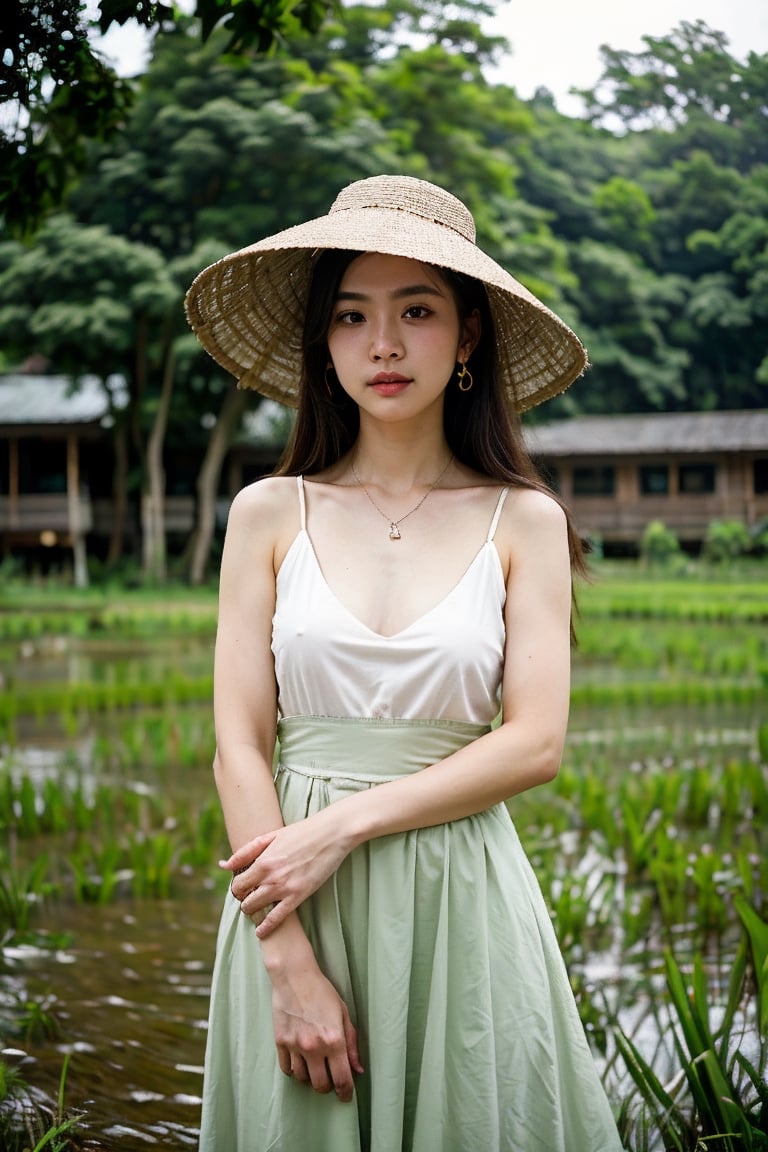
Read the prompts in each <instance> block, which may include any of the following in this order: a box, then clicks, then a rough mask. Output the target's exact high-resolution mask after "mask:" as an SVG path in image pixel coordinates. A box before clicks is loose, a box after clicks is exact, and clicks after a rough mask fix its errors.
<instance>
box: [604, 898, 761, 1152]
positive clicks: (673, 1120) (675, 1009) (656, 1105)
mask: <svg viewBox="0 0 768 1152" xmlns="http://www.w3.org/2000/svg"><path fill="white" fill-rule="evenodd" d="M736 908H737V911H738V913H739V916H740V918H741V921H742V923H743V925H744V933H743V935H742V939H741V942H740V944H739V948H738V951H737V954H736V957H735V960H734V962H733V964H732V966H731V975H730V980H729V982H728V989H727V994H726V998H725V1003H724V1004H721V1005H717V1006H715V1005H714V1004H712V1003H710V1001H709V991H708V988H707V983H706V978H705V970H704V964H703V961H702V958H701V956H700V955H698V954H697V955H696V956H695V957H694V961H693V966H692V971H691V974H690V986H689V985H688V983H687V982H686V978H685V977H684V975H683V973H682V970H681V968H680V966H679V965H678V963H677V962H676V960H675V958H674V957H673V955H672V953H671V952H670V951H666V952H665V956H664V962H665V971H666V980H667V992H668V996H669V1019H670V1025H671V1034H672V1037H673V1041H674V1047H675V1051H676V1054H677V1059H678V1061H679V1065H680V1067H679V1071H678V1072H677V1073H676V1074H675V1075H673V1076H672V1077H671V1079H670V1081H669V1082H668V1083H667V1084H663V1083H662V1082H661V1080H660V1079H659V1077H658V1075H657V1074H656V1073H655V1071H654V1069H653V1068H652V1067H651V1065H650V1064H649V1062H648V1061H647V1060H646V1059H645V1058H644V1056H643V1055H642V1054H641V1053H640V1051H639V1049H638V1048H637V1046H636V1045H635V1044H634V1042H633V1041H632V1040H631V1039H630V1038H629V1037H628V1036H627V1035H625V1034H624V1033H623V1032H622V1031H619V1033H618V1035H617V1042H618V1047H619V1052H620V1053H621V1056H622V1058H623V1060H624V1063H625V1065H626V1068H627V1071H628V1072H629V1075H630V1077H631V1078H632V1080H633V1082H634V1084H635V1086H636V1088H637V1091H638V1096H639V1100H638V1101H637V1102H636V1103H629V1102H626V1103H625V1105H624V1106H623V1108H622V1111H621V1117H620V1120H621V1128H622V1134H623V1136H624V1138H625V1142H626V1146H627V1147H628V1148H638V1147H646V1146H647V1133H648V1130H649V1126H650V1127H651V1128H654V1129H656V1131H657V1132H658V1133H659V1134H660V1136H661V1139H662V1141H663V1145H664V1148H665V1149H678V1150H679V1152H696V1150H697V1149H699V1148H701V1147H707V1148H717V1149H721V1150H722V1152H759V1150H764V1149H766V1148H767V1147H768V1084H767V1083H766V1080H765V1068H766V1056H767V1055H768V1018H767V1017H766V1015H765V1014H766V1013H767V1012H768V1007H767V1006H766V1000H765V995H766V989H767V988H768V923H766V922H765V921H763V920H762V919H761V918H760V917H759V916H758V915H757V913H756V912H755V911H754V909H752V908H751V907H750V906H749V905H747V904H746V902H744V901H742V900H737V901H736ZM749 956H751V962H752V973H751V975H750V974H749V973H748V971H747V968H748V957H749ZM716 1007H717V1013H716ZM716 1014H717V1015H719V1016H720V1023H719V1025H717V1026H714V1025H713V1023H712V1020H713V1017H714V1016H715V1015H716ZM752 1029H754V1035H753V1036H752V1039H753V1048H754V1049H755V1050H756V1052H757V1057H756V1061H750V1060H749V1059H748V1058H747V1057H746V1055H745V1053H744V1040H745V1036H746V1034H747V1032H746V1030H749V1034H750V1035H752ZM638 1141H639V1142H640V1143H638Z"/></svg>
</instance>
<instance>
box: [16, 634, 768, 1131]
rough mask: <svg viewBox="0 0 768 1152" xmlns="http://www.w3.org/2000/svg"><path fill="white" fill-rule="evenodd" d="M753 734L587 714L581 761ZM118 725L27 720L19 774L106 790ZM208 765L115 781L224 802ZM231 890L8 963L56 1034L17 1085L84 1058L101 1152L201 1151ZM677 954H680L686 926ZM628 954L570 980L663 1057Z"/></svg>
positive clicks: (140, 912) (183, 658) (113, 668)
mask: <svg viewBox="0 0 768 1152" xmlns="http://www.w3.org/2000/svg"><path fill="white" fill-rule="evenodd" d="M210 648H211V645H210V641H209V640H204V639H201V640H192V641H179V640H168V639H167V638H160V640H159V641H156V640H154V639H152V640H149V641H148V640H143V639H142V640H135V641H133V640H131V641H126V642H125V643H122V642H121V643H120V644H119V645H115V644H114V643H107V642H104V643H101V642H99V643H92V642H88V643H81V642H79V641H71V640H67V641H66V642H64V643H63V644H61V645H59V646H56V645H53V646H48V647H46V646H44V645H41V646H39V647H38V648H37V649H32V650H30V651H28V652H27V653H26V655H23V656H21V657H20V659H19V661H18V664H17V665H16V668H15V669H14V675H15V676H16V677H17V678H18V679H24V680H25V681H28V682H32V683H34V682H37V683H41V684H42V683H56V682H58V683H61V682H72V681H83V680H100V679H106V678H110V677H114V678H118V679H121V680H123V679H127V680H131V679H136V678H139V677H141V676H152V677H153V678H155V677H162V676H163V675H166V674H172V673H173V671H174V670H175V669H176V668H178V667H179V666H180V665H183V668H184V671H185V673H186V674H187V675H198V674H200V675H204V674H207V672H208V671H209V668H210ZM577 675H578V670H577ZM187 715H189V713H187ZM756 721H757V718H756V717H755V716H754V715H753V714H752V713H751V712H750V711H749V710H742V709H739V708H738V707H734V708H732V709H727V710H723V709H719V710H718V711H717V713H715V712H714V711H712V710H711V709H700V710H695V709H692V710H688V711H686V712H684V713H683V712H682V711H680V710H677V711H674V712H673V711H669V712H665V711H661V712H659V711H653V710H650V709H643V710H640V709H627V710H619V709H615V708H614V709H607V708H601V709H595V710H590V709H585V708H579V709H575V710H574V713H573V715H572V719H571V728H570V731H571V736H570V741H571V745H572V747H573V748H574V750H575V749H576V746H580V748H581V749H582V750H583V748H584V746H587V747H588V748H589V749H590V756H591V754H592V751H591V750H594V752H595V754H596V755H597V754H605V753H609V754H611V753H613V754H615V751H616V749H620V756H619V759H620V760H622V761H623V762H628V755H629V760H631V759H632V754H633V752H634V749H635V748H637V749H638V750H641V749H642V750H643V751H638V755H640V756H642V755H648V754H649V752H648V750H649V749H653V754H654V755H658V756H659V757H662V756H663V755H664V754H665V752H666V751H668V750H670V749H675V752H676V754H678V755H681V754H689V755H691V754H692V755H694V756H695V754H696V751H697V749H699V750H700V749H702V748H711V747H713V746H717V747H719V748H722V749H723V750H726V751H727V752H728V753H729V754H732V755H734V756H741V755H744V754H745V752H746V751H748V747H749V745H750V744H751V743H753V741H754V732H755V727H756ZM120 722H121V721H120ZM117 724H118V722H117V721H115V720H114V718H113V719H110V718H108V717H100V718H99V719H98V722H97V723H96V725H95V726H94V727H89V726H88V724H87V722H86V724H85V726H78V731H77V734H76V735H74V736H73V735H69V736H68V735H66V734H65V733H63V732H62V731H61V729H60V725H59V724H58V722H57V721H56V719H55V718H52V719H51V720H50V722H48V721H47V722H46V723H45V725H41V724H40V722H39V721H35V720H34V719H33V718H31V717H30V718H26V719H25V721H24V722H23V723H20V725H19V727H18V730H17V739H18V744H17V747H16V748H14V749H13V752H12V758H13V762H14V764H15V766H16V767H17V768H18V769H19V770H20V771H23V772H25V773H26V774H28V775H30V776H31V777H32V778H33V779H34V780H36V781H41V780H43V779H45V778H46V777H47V776H56V775H59V774H60V773H61V771H62V767H61V765H62V763H64V762H66V763H69V765H70V770H72V771H75V772H76V773H77V774H78V775H80V776H82V778H84V779H85V780H86V781H90V782H91V783H92V784H95V783H98V782H99V780H102V779H104V775H103V773H104V771H105V770H104V769H101V770H94V766H93V758H92V755H91V750H92V748H93V746H94V740H95V739H96V738H97V737H98V736H102V737H103V736H104V734H105V733H107V734H109V729H110V725H112V726H113V727H114V726H116V725H117ZM201 743H202V742H201ZM0 752H1V750H0ZM567 758H568V752H567V751H566V760H567ZM209 763H210V750H209V749H207V748H205V747H202V746H201V748H200V754H199V760H198V761H197V762H196V763H195V764H194V765H193V766H192V767H191V768H188V769H184V770H181V771H176V770H171V769H169V768H167V766H161V767H156V768H155V769H150V768H149V767H142V768H141V769H136V768H135V767H130V766H129V767H128V768H127V769H126V768H121V769H119V770H117V769H115V772H116V778H119V781H120V783H121V784H123V785H124V786H127V787H129V788H134V789H148V790H151V789H152V788H162V789H163V790H165V791H166V792H168V794H169V795H170V796H173V795H174V794H175V795H176V796H178V797H182V796H184V797H185V798H188V797H189V796H190V795H191V794H194V795H196V796H208V795H210V796H213V794H214V789H213V781H212V779H211V776H210V769H209V767H208V765H209ZM110 771H112V769H111V768H110ZM212 856H213V854H212ZM211 864H212V866H213V859H212V861H211ZM201 871H202V870H201ZM225 891H226V880H223V879H222V880H221V882H219V880H218V879H217V881H216V882H215V883H210V882H208V881H206V880H204V879H201V878H200V877H198V878H197V879H195V880H192V879H191V878H189V877H182V878H181V879H180V881H179V884H178V894H177V895H176V896H175V897H174V898H173V899H172V900H166V901H160V900H147V901H141V902H137V901H132V900H127V899H123V900H120V901H117V902H116V903H113V904H110V905H107V906H106V907H100V906H97V905H93V904H76V905H73V904H71V903H69V902H55V901H52V902H49V903H46V904H45V905H44V907H43V908H42V909H41V910H40V914H39V915H37V916H36V917H35V919H34V926H37V927H39V928H41V929H42V928H44V930H45V932H46V933H48V934H52V935H53V936H58V935H60V936H61V941H60V945H59V947H58V948H56V949H50V948H40V949H34V948H8V949H5V950H4V962H5V969H6V970H5V971H0V1009H1V1008H2V1007H3V1006H6V1007H8V1006H9V1005H11V1004H12V1003H14V1002H18V1001H19V999H20V998H21V999H23V1000H27V999H29V1000H32V1001H37V1002H39V1001H44V1000H46V998H50V1005H49V1008H50V1010H51V1011H53V1012H54V1013H55V1015H56V1016H57V1018H58V1020H59V1022H60V1026H61V1032H60V1036H59V1037H58V1038H57V1039H56V1040H54V1041H48V1042H44V1043H37V1044H32V1043H25V1042H23V1041H14V1042H13V1046H14V1047H15V1048H19V1049H22V1050H23V1051H25V1052H26V1056H25V1057H24V1058H23V1059H22V1063H21V1070H22V1073H23V1074H24V1075H25V1076H26V1078H27V1079H28V1080H29V1081H30V1082H31V1083H34V1084H35V1085H36V1086H39V1087H43V1088H45V1089H46V1090H47V1091H48V1093H49V1095H50V1096H51V1097H55V1095H56V1091H57V1088H58V1082H59V1075H60V1071H61V1066H62V1060H63V1058H64V1053H66V1052H70V1051H71V1052H72V1053H73V1056H72V1061H71V1064H70V1068H69V1074H68V1080H67V1090H66V1101H67V1103H68V1104H70V1105H72V1106H76V1105H80V1104H84V1106H85V1108H86V1109H87V1115H86V1117H85V1120H84V1130H85V1131H86V1132H87V1134H88V1136H89V1138H90V1139H91V1141H92V1145H91V1146H92V1147H94V1148H96V1147H98V1148H103V1149H115V1150H119V1152H136V1150H138V1149H142V1148H145V1147H148V1148H150V1147H153V1146H158V1147H162V1148H165V1149H176V1150H178V1152H181V1150H183V1149H188V1148H194V1147H196V1145H197V1129H198V1124H199V1110H200V1094H201V1088H202V1063H203V1055H204V1047H205V1034H206V1014H207V999H208V990H209V985H210V973H211V968H212V962H213V953H214V947H215V934H216V929H217V925H218V917H219V911H220V906H221V901H222V899H223V895H224V892H225ZM680 940H681V944H682V945H683V947H685V943H686V928H685V926H683V925H681V926H680ZM624 944H625V942H624V941H623V940H622V935H621V932H620V930H619V929H618V927H617V928H616V930H615V933H613V934H612V939H611V942H610V946H609V947H608V948H607V949H606V950H605V951H602V952H600V953H598V952H596V951H595V949H594V946H592V947H591V948H590V942H589V941H584V942H583V953H582V956H583V964H582V966H581V971H579V969H578V967H577V966H576V965H572V971H573V972H574V973H576V974H577V975H579V976H580V977H583V980H584V981H585V982H586V985H587V988H588V990H589V991H590V993H591V992H592V991H594V993H595V997H596V1002H598V1005H599V1004H600V1003H606V1004H610V1005H611V1008H612V1010H616V1009H619V1010H621V1009H622V1008H623V1011H624V1012H625V1019H626V1022H627V1024H629V1025H632V1024H633V1022H634V1023H636V1024H637V1027H638V1028H644V1029H650V1032H649V1034H648V1036H647V1047H648V1049H649V1051H650V1050H651V1049H652V1048H653V1047H654V1046H655V1045H657V1044H658V1041H659V1031H658V1028H656V1027H655V1023H654V1021H653V1020H652V1019H649V1018H648V1017H647V1012H646V1011H645V1009H646V1007H647V997H646V995H645V993H644V989H647V987H648V984H649V982H651V981H653V980H655V981H657V982H658V980H659V971H660V964H659V959H660V955H659V954H657V955H656V956H649V955H648V954H647V952H646V951H645V950H644V948H645V945H643V946H642V947H639V948H636V949H635V950H631V951H630V952H629V953H628V952H627V951H626V950H625V948H624ZM651 971H653V973H654V974H653V975H652V976H649V973H650V972H651ZM638 1038H639V1039H642V1036H640V1037H638Z"/></svg>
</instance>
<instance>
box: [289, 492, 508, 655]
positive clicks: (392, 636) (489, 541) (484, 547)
mask: <svg viewBox="0 0 768 1152" xmlns="http://www.w3.org/2000/svg"><path fill="white" fill-rule="evenodd" d="M296 480H297V486H298V493H299V504H300V511H301V527H300V529H299V532H298V533H297V535H296V536H295V537H294V539H293V541H292V542H291V545H290V547H289V549H288V551H287V552H286V554H285V556H284V557H283V563H282V564H281V565H280V572H282V571H283V569H284V568H285V565H286V562H287V561H288V560H289V557H291V554H292V553H293V552H294V550H295V549H296V548H297V547H298V545H299V541H301V540H303V541H304V543H305V547H306V548H307V550H308V552H309V555H310V557H311V561H312V565H313V567H314V569H315V573H316V575H317V576H318V577H319V579H320V582H321V585H322V587H323V588H324V589H325V591H326V593H327V595H328V596H330V597H331V599H332V600H333V601H334V603H335V604H336V605H338V607H339V608H340V610H341V611H342V612H343V613H344V615H345V616H346V617H347V618H348V619H349V620H351V621H352V622H353V623H354V624H355V626H356V627H357V628H359V629H361V630H362V631H363V632H365V633H366V634H367V635H368V636H373V637H375V638H376V639H377V640H379V641H391V640H397V639H398V638H401V637H405V636H406V635H407V634H408V633H409V632H411V631H413V630H414V629H416V628H417V627H418V626H419V625H420V624H422V623H424V622H425V621H427V620H428V619H429V618H430V617H431V616H432V615H434V614H435V613H436V612H437V611H438V610H439V609H440V608H442V607H443V606H444V605H445V604H446V603H447V602H448V601H449V600H450V599H451V597H453V596H454V595H456V594H457V593H458V591H459V590H460V589H461V588H462V587H463V585H464V584H465V583H466V581H467V580H468V579H469V577H470V574H471V573H472V571H473V570H474V569H475V567H476V566H477V565H478V564H479V562H480V559H481V557H482V556H484V555H486V554H487V553H488V551H489V549H490V550H491V551H492V552H493V558H494V559H495V572H496V576H497V577H498V579H499V580H500V581H501V584H502V587H503V583H504V572H503V569H502V566H501V557H500V556H499V551H498V548H497V547H496V545H495V544H494V536H495V533H496V528H497V526H498V523H499V518H500V516H501V512H502V509H503V507H504V502H505V500H506V498H507V495H508V493H509V487H508V486H506V487H504V488H502V489H501V491H500V493H499V497H498V499H497V501H496V506H495V509H494V513H493V517H492V519H491V523H490V526H489V529H488V534H487V536H486V538H485V540H484V541H483V543H482V544H481V545H480V548H479V549H478V550H477V552H476V553H475V555H474V556H473V557H472V559H471V560H470V562H469V564H468V565H467V567H466V568H465V569H464V571H463V572H462V574H461V576H459V578H458V580H457V581H456V583H455V584H453V585H452V586H451V588H449V589H448V591H447V592H446V593H445V594H444V595H443V596H441V597H440V599H439V600H437V601H436V602H435V603H434V604H433V605H431V607H429V608H427V609H426V611H424V612H422V613H421V614H420V615H419V616H417V617H416V618H415V619H414V620H411V621H410V623H408V624H406V625H405V626H404V627H403V628H399V629H398V630H397V631H396V632H389V633H385V632H377V631H376V629H375V628H371V626H370V625H369V624H366V623H365V622H364V621H363V620H361V619H360V617H359V616H357V615H355V613H354V612H353V611H352V609H351V608H348V607H347V605H346V604H345V603H344V601H343V600H342V599H341V597H340V596H339V595H338V594H337V593H336V592H335V591H334V590H333V588H332V587H331V585H330V584H329V583H328V580H327V578H326V576H325V573H324V572H323V569H322V565H321V564H320V560H319V558H318V555H317V552H316V551H315V546H314V544H313V543H312V538H311V536H310V535H309V532H308V530H307V515H306V503H305V497H304V477H303V476H297V477H296ZM279 575H280V573H278V576H279Z"/></svg>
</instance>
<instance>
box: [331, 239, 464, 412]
mask: <svg viewBox="0 0 768 1152" xmlns="http://www.w3.org/2000/svg"><path fill="white" fill-rule="evenodd" d="M479 324H480V322H479V317H478V316H477V315H476V314H473V315H472V316H470V317H469V318H468V319H466V320H463V321H462V320H461V319H460V317H459V312H458V308H457V305H456V300H455V298H454V295H453V292H452V291H451V289H450V288H449V286H448V285H447V283H446V282H445V280H444V279H443V278H442V276H441V275H440V272H439V270H438V269H436V268H434V267H431V266H430V265H428V264H421V263H419V262H418V261H417V260H408V259H406V258H405V257H402V256H384V255H381V254H380V253H376V252H367V253H364V254H363V255H362V256H358V257H356V258H355V259H354V260H353V261H352V263H351V264H350V265H349V267H348V268H347V269H346V271H345V273H344V275H343V277H342V279H341V283H340V285H339V292H338V295H337V298H336V302H335V304H334V307H333V311H332V313H331V322H330V325H329V328H328V337H327V339H328V350H329V353H330V357H331V360H332V361H333V366H334V369H335V371H336V375H337V377H338V379H339V382H340V384H341V386H342V388H343V389H344V391H345V392H346V393H347V395H348V396H350V398H351V399H352V400H354V401H355V403H356V404H358V405H359V407H360V409H361V415H362V413H363V412H367V413H369V414H370V415H371V416H372V417H373V418H376V419H380V420H385V421H392V420H403V419H408V418H409V417H414V416H417V415H420V414H422V413H424V412H426V411H429V410H432V409H434V410H435V411H436V412H439V413H442V405H443V394H444V392H445V388H446V385H447V383H448V380H449V379H450V377H451V374H452V373H453V371H454V368H455V367H456V363H457V361H464V360H467V359H468V358H469V355H470V353H471V351H472V349H473V348H474V346H475V344H476V343H477V340H478V337H479Z"/></svg>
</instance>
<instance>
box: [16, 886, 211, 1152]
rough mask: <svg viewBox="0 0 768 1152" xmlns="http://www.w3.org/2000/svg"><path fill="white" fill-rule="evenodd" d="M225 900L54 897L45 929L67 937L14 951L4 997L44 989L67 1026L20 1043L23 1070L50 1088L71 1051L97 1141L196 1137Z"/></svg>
mask: <svg viewBox="0 0 768 1152" xmlns="http://www.w3.org/2000/svg"><path fill="white" fill-rule="evenodd" d="M224 891H226V888H224ZM222 898H223V893H222V892H220V891H212V890H204V891H198V890H195V889H187V890H186V891H185V892H184V893H183V894H182V895H181V896H180V897H179V898H177V899H174V900H172V901H146V902H140V903H137V902H131V903H122V904H115V905H110V906H107V907H104V908H100V907H97V906H94V905H78V906H77V907H75V908H72V907H63V906H58V907H57V906H56V905H53V906H51V907H50V908H48V909H46V913H45V917H44V920H45V925H46V930H47V931H49V932H52V933H62V934H63V935H69V937H70V939H69V940H68V941H66V942H64V943H63V944H62V946H61V947H60V948H58V949H57V950H56V951H55V952H53V951H51V950H49V949H33V948H19V949H9V950H8V951H7V953H6V962H7V964H8V973H7V977H6V978H4V980H3V984H4V985H5V987H6V995H7V994H8V993H11V994H13V993H15V995H16V996H18V995H22V994H23V995H24V996H25V998H26V997H29V998H32V999H34V1000H43V999H45V998H49V1007H50V1010H51V1011H53V1012H54V1013H55V1014H56V1016H57V1018H58V1020H59V1022H60V1026H61V1036H60V1038H59V1040H58V1041H56V1042H53V1043H45V1044H25V1043H23V1042H17V1043H16V1044H15V1045H14V1046H15V1047H16V1048H19V1049H21V1050H24V1051H26V1052H27V1059H26V1060H24V1061H23V1062H22V1065H21V1071H22V1073H23V1074H24V1075H25V1077H26V1078H27V1079H28V1080H29V1081H30V1082H34V1083H35V1084H36V1085H38V1086H40V1087H46V1088H47V1089H48V1090H49V1091H50V1094H51V1095H52V1096H54V1095H55V1092H56V1089H57V1086H58V1079H59V1075H60V1072H61V1065H62V1059H63V1054H64V1053H65V1052H69V1051H71V1052H72V1053H73V1056H72V1059H71V1063H70V1066H69V1072H68V1077H67V1091H66V1100H67V1102H68V1103H69V1104H72V1105H75V1104H77V1105H79V1104H81V1103H83V1104H84V1107H85V1108H86V1109H87V1117H86V1120H85V1122H84V1129H85V1131H86V1132H87V1133H88V1135H89V1136H90V1137H92V1138H93V1139H94V1140H95V1141H96V1146H98V1147H103V1148H115V1149H117V1148H120V1149H126V1150H128V1149H136V1148H140V1147H145V1146H146V1147H151V1146H153V1145H159V1146H161V1147H163V1148H169V1149H170V1148H174V1149H179V1150H181V1149H184V1148H190V1147H195V1146H196V1141H197V1131H198V1125H199V1111H200V1093H201V1087H202V1064H203V1054H204V1047H205V1034H206V1015H207V1001H208V993H209V988H210V971H211V966H212V961H213V952H214V947H215V933H216V927H217V922H218V914H219V908H220V904H221V900H222ZM41 919H42V918H41Z"/></svg>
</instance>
